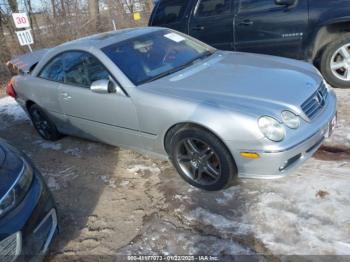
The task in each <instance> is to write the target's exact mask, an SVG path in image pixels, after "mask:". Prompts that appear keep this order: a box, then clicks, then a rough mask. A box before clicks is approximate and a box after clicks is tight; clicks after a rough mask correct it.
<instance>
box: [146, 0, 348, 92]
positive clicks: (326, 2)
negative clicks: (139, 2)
mask: <svg viewBox="0 0 350 262" xmlns="http://www.w3.org/2000/svg"><path fill="white" fill-rule="evenodd" d="M149 24H150V25H152V26H164V27H169V28H173V29H175V30H178V31H181V32H184V33H186V34H189V35H191V36H193V37H195V38H198V39H200V40H202V41H203V42H206V43H208V44H210V45H212V46H214V47H216V48H218V49H224V50H236V51H244V52H253V53H264V54H270V55H278V56H285V57H290V58H295V59H301V60H306V61H309V62H311V63H313V64H314V65H315V66H317V67H318V68H319V69H320V71H321V72H322V74H323V75H324V77H325V78H326V79H327V81H328V82H329V83H330V84H332V85H333V86H335V87H343V88H350V1H349V0H331V1H330V0H160V1H158V2H157V3H156V5H155V8H154V10H153V13H152V15H151V18H150V22H149Z"/></svg>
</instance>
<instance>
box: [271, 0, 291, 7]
mask: <svg viewBox="0 0 350 262" xmlns="http://www.w3.org/2000/svg"><path fill="white" fill-rule="evenodd" d="M295 1H296V0H275V3H276V5H287V6H289V5H294V4H295Z"/></svg>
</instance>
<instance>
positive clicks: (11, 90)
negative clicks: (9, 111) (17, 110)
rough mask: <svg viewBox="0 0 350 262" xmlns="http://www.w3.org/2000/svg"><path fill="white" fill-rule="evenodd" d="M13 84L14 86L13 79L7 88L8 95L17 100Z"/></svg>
mask: <svg viewBox="0 0 350 262" xmlns="http://www.w3.org/2000/svg"><path fill="white" fill-rule="evenodd" d="M13 84H14V80H13V79H11V80H10V82H8V84H7V86H6V93H7V95H9V96H12V97H13V98H16V97H17V94H16V91H15V88H14V86H13Z"/></svg>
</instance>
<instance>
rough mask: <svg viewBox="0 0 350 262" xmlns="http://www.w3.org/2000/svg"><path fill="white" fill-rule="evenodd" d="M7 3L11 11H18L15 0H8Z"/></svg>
mask: <svg viewBox="0 0 350 262" xmlns="http://www.w3.org/2000/svg"><path fill="white" fill-rule="evenodd" d="M8 3H9V6H10V9H11V11H12V13H16V12H18V4H17V0H8Z"/></svg>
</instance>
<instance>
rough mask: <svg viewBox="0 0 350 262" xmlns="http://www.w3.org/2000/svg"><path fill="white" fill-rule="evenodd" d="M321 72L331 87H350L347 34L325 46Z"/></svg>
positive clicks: (349, 42)
mask: <svg viewBox="0 0 350 262" xmlns="http://www.w3.org/2000/svg"><path fill="white" fill-rule="evenodd" d="M321 72H322V74H323V76H324V77H325V78H326V80H327V81H328V82H329V83H330V84H331V85H332V86H333V87H339V88H350V35H349V34H347V35H345V36H343V37H342V38H340V39H339V40H337V41H334V42H332V43H331V44H329V45H328V46H327V47H326V49H325V50H324V52H323V54H322V58H321Z"/></svg>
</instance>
